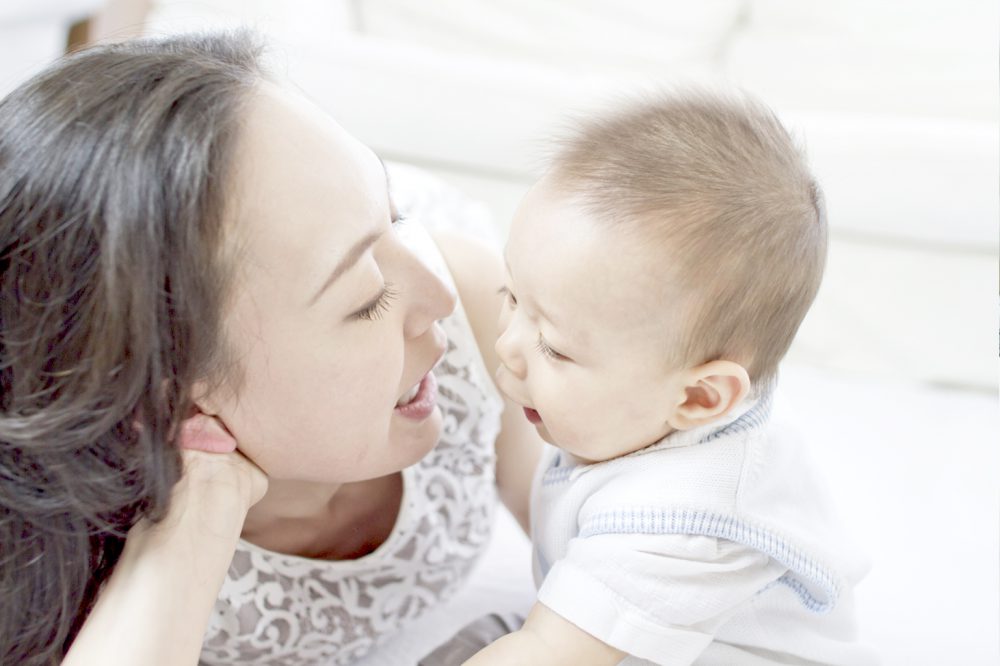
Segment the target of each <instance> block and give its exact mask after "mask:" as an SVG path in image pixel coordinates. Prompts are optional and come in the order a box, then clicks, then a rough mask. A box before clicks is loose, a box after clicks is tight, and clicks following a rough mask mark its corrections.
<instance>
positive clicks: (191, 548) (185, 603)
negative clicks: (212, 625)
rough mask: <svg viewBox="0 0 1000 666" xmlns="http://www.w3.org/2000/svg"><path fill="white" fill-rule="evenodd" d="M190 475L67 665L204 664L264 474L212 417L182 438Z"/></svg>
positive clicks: (145, 532) (142, 524) (130, 549)
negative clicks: (208, 636) (214, 615)
mask: <svg viewBox="0 0 1000 666" xmlns="http://www.w3.org/2000/svg"><path fill="white" fill-rule="evenodd" d="M180 444H181V447H182V449H183V450H182V452H181V455H182V457H183V460H184V473H183V475H182V476H181V479H180V481H178V483H177V485H175V486H174V489H173V494H172V497H171V501H170V507H169V510H168V511H167V515H166V516H165V517H164V518H163V520H161V521H159V522H157V523H153V522H151V521H149V520H145V519H144V520H141V521H139V522H138V523H136V525H135V526H134V527H133V528H132V529H131V530H130V531H129V533H128V538H127V539H126V541H125V549H124V551H123V552H122V556H121V558H120V559H119V561H118V564H117V565H116V566H115V570H114V572H113V573H112V574H111V577H110V578H109V579H108V581H107V583H106V584H105V585H104V587H103V589H102V590H101V592H100V594H99V596H98V599H97V603H96V604H95V605H94V608H93V610H92V611H91V613H90V615H89V616H88V618H87V620H86V622H85V623H84V625H83V627H82V628H81V630H80V633H79V634H78V635H77V637H76V640H75V641H74V642H73V645H72V646H71V647H70V650H69V652H68V653H67V655H66V658H65V659H64V660H63V664H64V665H67V664H69V665H72V664H102V665H111V664H145V665H155V664H164V665H166V664H191V665H192V666H193V665H194V664H197V662H198V656H199V655H200V653H201V641H202V638H203V636H204V634H205V629H206V627H207V625H208V618H209V615H210V613H211V612H212V608H213V606H214V605H215V599H216V597H217V596H218V593H219V589H220V588H221V586H222V583H223V581H224V580H225V577H226V571H227V570H228V568H229V564H230V562H231V561H232V558H233V553H234V552H235V550H236V544H237V542H238V541H239V536H240V532H241V530H242V528H243V521H244V520H245V519H246V515H247V511H249V509H250V507H251V506H253V505H254V504H255V503H256V502H257V501H259V500H260V499H261V498H262V497H263V496H264V493H265V492H266V490H267V477H266V476H265V475H264V473H263V472H262V471H261V470H260V468H258V467H257V466H256V465H254V464H253V463H252V462H250V461H249V460H248V459H247V458H246V457H245V456H243V454H242V453H240V452H239V451H237V450H236V442H235V440H234V439H233V438H232V436H231V435H230V434H229V433H228V432H227V431H226V430H225V428H223V427H222V425H221V424H220V423H219V422H218V421H216V420H215V419H213V418H211V417H208V416H205V415H203V414H198V415H196V416H193V417H191V418H190V419H188V420H187V421H186V422H185V423H184V426H183V430H182V435H181V442H180Z"/></svg>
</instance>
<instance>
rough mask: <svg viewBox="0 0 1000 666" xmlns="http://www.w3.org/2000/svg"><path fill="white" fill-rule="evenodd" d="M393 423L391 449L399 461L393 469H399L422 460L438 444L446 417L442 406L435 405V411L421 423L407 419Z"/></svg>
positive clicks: (392, 455) (393, 455)
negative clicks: (442, 411)
mask: <svg viewBox="0 0 1000 666" xmlns="http://www.w3.org/2000/svg"><path fill="white" fill-rule="evenodd" d="M393 425H394V427H393V429H392V434H391V440H390V442H389V451H390V452H391V454H390V455H391V457H392V458H393V459H396V460H397V461H398V463H399V464H398V466H397V468H396V469H395V470H392V471H399V470H400V469H403V468H404V467H409V466H410V465H413V464H416V463H417V462H420V460H421V459H422V458H423V457H424V456H426V455H427V454H428V453H430V452H431V450H432V449H433V448H434V447H435V446H436V445H437V443H438V440H440V439H441V432H442V431H443V429H444V418H443V417H442V416H441V408H440V407H435V408H434V411H433V412H431V414H430V415H429V416H427V418H425V419H423V420H421V421H420V422H419V423H413V422H412V421H410V420H408V419H407V420H405V421H404V422H403V423H400V424H395V423H394V424H393ZM397 456H399V457H398V458H397Z"/></svg>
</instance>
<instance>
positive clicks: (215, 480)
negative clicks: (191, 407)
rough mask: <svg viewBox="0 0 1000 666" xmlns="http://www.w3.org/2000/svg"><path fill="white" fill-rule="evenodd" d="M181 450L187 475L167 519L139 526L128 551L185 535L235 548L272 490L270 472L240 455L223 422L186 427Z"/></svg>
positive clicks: (199, 421)
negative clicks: (256, 507)
mask: <svg viewBox="0 0 1000 666" xmlns="http://www.w3.org/2000/svg"><path fill="white" fill-rule="evenodd" d="M180 446H181V456H182V457H183V460H184V473H183V475H182V476H181V479H180V481H178V482H177V485H176V486H174V490H173V494H172V496H171V500H170V509H169V511H168V512H167V515H166V516H165V517H164V519H163V520H162V521H160V522H159V523H155V524H154V523H151V522H149V521H147V520H143V521H140V522H139V523H137V524H136V526H135V527H133V528H132V530H131V531H130V532H129V535H128V540H127V541H126V544H125V549H126V551H127V550H128V549H129V547H132V548H133V549H135V548H139V547H141V548H144V549H148V548H150V547H152V548H155V547H160V546H166V545H170V543H171V541H172V540H173V539H174V537H175V536H179V535H182V534H186V535H187V536H197V537H198V538H201V539H207V540H215V539H223V540H226V541H229V540H233V546H234V548H235V540H234V539H235V538H238V537H239V534H240V531H241V530H242V529H243V521H244V520H245V519H246V516H247V512H248V511H249V510H250V507H252V506H253V505H254V504H256V503H257V502H258V501H260V499H261V498H262V497H263V496H264V493H265V492H266V491H267V477H266V476H265V475H264V472H262V471H261V469H260V468H259V467H257V466H256V465H255V464H253V463H252V462H250V461H249V460H247V458H246V457H245V456H244V455H243V454H242V453H240V452H239V451H237V450H236V440H235V439H233V436H232V435H230V434H229V432H228V431H227V430H226V429H225V428H224V427H223V426H222V425H221V424H220V423H219V422H218V420H216V419H214V418H212V417H210V416H206V415H204V414H197V415H195V416H192V417H190V418H188V419H187V420H186V421H185V422H184V424H183V425H182V426H181V438H180ZM140 542H141V543H140ZM147 542H148V543H147ZM177 545H178V544H174V546H175V547H176V546H177ZM182 547H183V546H182Z"/></svg>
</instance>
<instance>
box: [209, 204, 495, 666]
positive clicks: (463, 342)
mask: <svg viewBox="0 0 1000 666" xmlns="http://www.w3.org/2000/svg"><path fill="white" fill-rule="evenodd" d="M400 233H401V234H403V235H404V238H406V239H407V242H408V243H410V244H411V247H413V248H414V249H415V251H416V252H417V254H418V255H419V256H420V257H421V258H422V259H424V261H425V262H426V263H427V264H428V265H430V266H431V267H432V268H434V269H435V271H436V272H438V273H439V274H441V275H442V276H443V277H445V278H446V279H447V280H448V281H449V282H451V278H450V276H448V274H447V268H446V267H445V265H444V261H443V259H442V258H441V255H440V253H439V252H438V250H437V247H436V246H435V245H434V243H433V241H432V240H431V239H430V236H429V235H428V234H427V232H426V230H424V229H423V228H422V227H420V226H419V225H417V224H415V223H413V222H407V223H406V224H405V225H403V226H402V227H401V229H400ZM442 323H443V326H444V329H445V332H446V333H447V334H448V350H447V352H446V354H445V357H444V360H443V361H442V363H441V364H440V365H439V367H438V369H437V370H436V371H435V375H436V377H437V380H438V387H439V389H438V390H439V396H438V404H439V405H440V409H441V411H442V414H443V416H444V430H443V434H442V436H441V440H440V441H439V442H438V444H437V446H436V447H435V448H434V449H433V450H432V451H431V452H430V453H429V454H428V455H427V456H426V457H425V458H424V459H423V460H421V461H420V462H419V463H417V464H415V465H413V466H412V467H408V468H406V469H404V470H403V472H402V475H403V498H402V502H401V506H400V511H399V516H398V518H397V520H396V524H395V527H394V528H393V531H392V534H391V535H390V536H389V538H388V539H387V540H386V541H385V543H383V544H382V545H381V546H379V547H378V548H377V549H376V550H375V551H373V552H372V553H369V554H368V555H365V556H364V557H361V558H359V559H356V560H348V561H326V560H312V559H308V558H304V557H296V556H291V555H282V554H279V553H274V552H270V551H267V550H265V549H263V548H259V547H257V546H255V545H253V544H250V543H248V542H245V541H240V543H239V546H238V547H237V549H236V554H235V556H234V558H233V562H232V565H231V566H230V568H229V575H228V577H227V579H226V581H225V583H224V584H223V587H222V591H221V593H220V595H219V599H218V601H217V602H216V604H215V610H214V613H213V615H212V618H211V620H210V623H209V627H208V631H207V633H206V636H205V642H204V645H203V647H202V653H201V663H202V664H205V665H215V664H248V663H252V664H275V665H276V664H295V665H298V664H323V665H324V666H332V665H335V664H350V663H351V662H353V661H354V660H356V659H358V658H360V657H361V656H362V655H364V654H366V653H367V652H369V651H370V650H371V649H372V647H373V646H375V645H376V644H377V643H378V642H379V640H380V639H381V638H383V637H386V636H388V635H389V634H391V633H393V632H395V631H396V630H397V629H399V627H401V626H402V625H403V624H405V623H406V622H408V621H410V620H412V619H414V618H416V617H417V616H419V615H420V614H421V613H423V612H424V610H425V609H427V608H429V607H431V606H433V605H435V604H438V603H440V602H441V601H442V600H444V599H446V598H448V597H449V596H450V595H452V594H453V593H454V592H455V591H456V590H457V589H458V587H459V586H460V584H461V583H462V581H463V579H464V578H465V577H466V575H467V574H468V573H469V570H470V569H471V568H472V565H473V564H474V563H475V561H476V559H477V558H478V556H479V555H480V553H481V552H482V550H483V548H484V546H485V545H486V543H487V541H488V539H489V536H490V528H491V525H492V522H493V509H494V507H495V505H496V493H495V490H494V464H493V463H494V453H493V445H494V440H495V439H496V435H497V432H498V430H499V415H500V411H501V404H502V403H501V402H500V398H499V396H498V395H497V393H496V391H495V389H494V388H493V384H492V382H491V380H490V377H489V375H488V373H487V371H486V369H485V367H484V365H483V361H482V358H481V356H480V355H479V350H478V348H477V345H476V341H475V339H474V337H473V335H472V331H471V329H470V327H469V324H468V322H467V320H466V318H465V314H464V311H463V310H462V309H461V306H459V308H458V309H457V310H456V312H455V313H454V314H453V315H452V316H451V317H449V318H448V319H447V320H445V321H444V322H442Z"/></svg>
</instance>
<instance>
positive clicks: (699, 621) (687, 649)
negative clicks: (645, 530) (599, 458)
mask: <svg viewBox="0 0 1000 666" xmlns="http://www.w3.org/2000/svg"><path fill="white" fill-rule="evenodd" d="M785 571H786V569H785V568H784V567H783V566H782V565H780V564H779V563H777V562H774V561H773V560H771V559H770V558H769V557H767V556H766V555H764V554H763V553H760V552H758V551H755V550H753V549H751V548H748V547H746V546H743V545H740V544H737V543H733V542H731V541H725V540H722V539H716V538H713V537H703V536H688V535H673V534H671V535H649V534H625V535H619V534H602V535H598V536H592V537H577V538H574V539H572V540H571V541H570V542H569V547H568V550H567V552H566V556H565V557H564V558H562V559H561V560H559V561H558V562H556V563H555V564H554V565H553V567H552V569H551V570H550V571H549V573H548V575H547V576H546V577H545V580H544V581H543V582H542V586H541V588H540V589H539V592H538V600H539V601H540V602H541V603H542V604H544V605H545V606H547V607H548V608H549V609H551V610H552V611H554V612H555V613H557V614H558V615H560V616H562V617H563V618H564V619H566V620H568V621H569V622H572V623H573V624H575V625H576V626H577V627H579V628H581V629H583V630H584V631H586V632H587V633H589V634H590V635H592V636H594V637H595V638H598V639H600V640H602V641H604V642H605V643H607V644H608V645H611V646H613V647H616V648H618V649H619V650H622V651H624V652H627V653H628V654H630V655H633V656H636V657H640V658H642V659H646V660H649V661H652V662H653V663H656V664H670V665H671V666H674V665H677V664H690V663H692V662H693V661H694V660H695V659H696V658H697V657H698V655H699V654H701V652H702V651H703V650H704V649H705V648H706V647H707V646H708V644H709V643H711V641H712V637H713V635H714V633H715V631H716V630H717V629H718V628H719V626H721V625H722V624H723V623H724V622H725V621H726V620H727V619H728V617H729V616H730V615H731V614H732V612H733V611H734V610H735V609H736V608H737V607H738V606H740V605H741V604H742V603H744V602H746V601H747V600H748V599H750V598H752V597H753V596H754V595H755V594H756V593H757V592H759V591H760V590H761V589H763V588H764V587H766V586H768V585H769V584H771V583H772V582H774V581H775V580H777V579H778V578H780V577H781V576H782V575H783V574H784V573H785Z"/></svg>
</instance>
